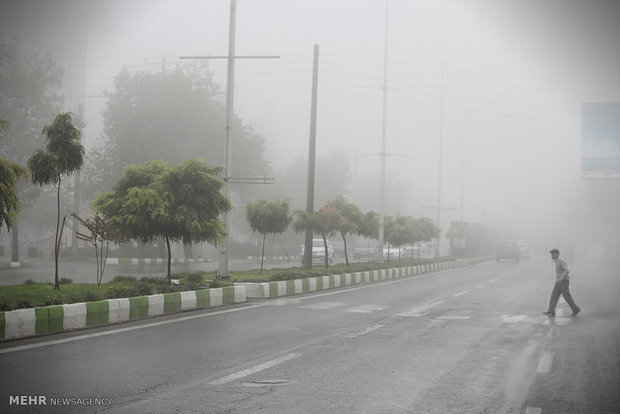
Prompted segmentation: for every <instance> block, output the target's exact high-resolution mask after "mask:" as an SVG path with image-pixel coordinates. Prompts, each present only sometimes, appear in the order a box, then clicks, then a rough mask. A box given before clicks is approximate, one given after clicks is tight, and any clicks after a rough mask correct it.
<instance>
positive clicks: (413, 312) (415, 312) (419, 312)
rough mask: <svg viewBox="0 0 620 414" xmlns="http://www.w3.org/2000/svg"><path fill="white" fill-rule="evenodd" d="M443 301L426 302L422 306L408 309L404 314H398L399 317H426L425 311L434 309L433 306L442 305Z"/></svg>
mask: <svg viewBox="0 0 620 414" xmlns="http://www.w3.org/2000/svg"><path fill="white" fill-rule="evenodd" d="M442 303H443V302H442V301H440V300H439V301H435V302H430V301H429V302H426V303H424V304H422V305H420V306H414V307H413V308H411V309H408V310H406V311H404V312H400V313H397V314H396V315H397V316H414V317H415V316H424V315H425V313H423V312H424V311H425V310H427V309H430V308H432V307H433V306H437V305H439V304H442Z"/></svg>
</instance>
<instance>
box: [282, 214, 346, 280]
mask: <svg viewBox="0 0 620 414" xmlns="http://www.w3.org/2000/svg"><path fill="white" fill-rule="evenodd" d="M295 215H296V219H295V222H294V223H293V228H294V229H295V231H296V232H297V233H301V232H305V231H306V230H311V231H312V232H314V233H319V234H320V235H321V236H322V237H323V248H324V249H325V250H324V251H325V269H329V251H328V249H327V237H328V236H330V235H332V234H335V233H336V231H337V230H338V227H339V226H340V223H341V221H342V216H340V213H338V210H336V209H335V208H334V207H330V206H328V205H324V206H323V207H321V209H320V210H319V211H315V212H313V213H307V212H305V211H302V210H297V211H296V212H295ZM310 254H312V253H310Z"/></svg>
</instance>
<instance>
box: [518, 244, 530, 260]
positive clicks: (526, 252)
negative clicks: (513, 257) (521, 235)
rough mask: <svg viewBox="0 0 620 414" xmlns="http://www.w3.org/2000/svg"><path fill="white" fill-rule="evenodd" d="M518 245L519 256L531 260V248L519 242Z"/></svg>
mask: <svg viewBox="0 0 620 414" xmlns="http://www.w3.org/2000/svg"><path fill="white" fill-rule="evenodd" d="M517 245H518V246H519V256H521V257H525V258H526V259H529V258H530V247H529V246H528V245H527V243H524V242H517Z"/></svg>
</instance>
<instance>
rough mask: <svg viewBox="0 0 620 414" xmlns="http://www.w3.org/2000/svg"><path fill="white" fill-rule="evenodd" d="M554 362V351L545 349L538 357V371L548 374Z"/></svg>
mask: <svg viewBox="0 0 620 414" xmlns="http://www.w3.org/2000/svg"><path fill="white" fill-rule="evenodd" d="M552 362H553V352H550V351H543V352H542V354H540V358H539V359H538V366H537V367H536V372H537V373H539V374H548V373H549V372H550V371H551V363H552Z"/></svg>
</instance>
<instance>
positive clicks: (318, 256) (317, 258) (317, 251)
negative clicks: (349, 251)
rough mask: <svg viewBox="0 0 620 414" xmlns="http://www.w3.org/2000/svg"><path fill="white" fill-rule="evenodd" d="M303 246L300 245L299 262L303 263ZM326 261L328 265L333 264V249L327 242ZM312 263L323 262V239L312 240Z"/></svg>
mask: <svg viewBox="0 0 620 414" xmlns="http://www.w3.org/2000/svg"><path fill="white" fill-rule="evenodd" d="M305 250H306V249H305V246H304V245H303V244H302V245H301V252H300V255H301V262H302V263H303V261H304V252H305ZM327 260H328V261H329V263H333V262H334V247H333V246H332V245H331V243H330V242H329V240H328V241H327ZM312 261H313V262H321V263H324V262H325V244H324V243H323V239H312Z"/></svg>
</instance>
